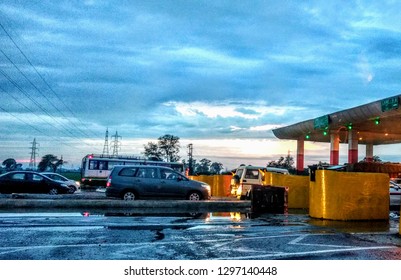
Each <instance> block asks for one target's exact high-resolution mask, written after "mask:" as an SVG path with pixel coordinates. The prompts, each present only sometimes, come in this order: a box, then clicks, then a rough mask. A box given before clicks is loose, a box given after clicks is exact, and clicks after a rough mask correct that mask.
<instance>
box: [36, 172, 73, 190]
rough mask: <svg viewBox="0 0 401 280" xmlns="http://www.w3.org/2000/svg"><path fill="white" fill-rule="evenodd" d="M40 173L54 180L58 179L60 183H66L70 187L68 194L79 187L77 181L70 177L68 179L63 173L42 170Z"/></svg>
mask: <svg viewBox="0 0 401 280" xmlns="http://www.w3.org/2000/svg"><path fill="white" fill-rule="evenodd" d="M41 174H43V175H46V176H47V177H49V178H50V179H53V180H55V181H59V182H61V183H64V184H66V185H67V186H68V187H69V188H70V191H69V192H68V193H70V194H73V193H74V192H76V191H77V190H78V189H79V187H80V184H79V182H77V181H74V180H70V179H68V178H66V177H64V176H63V175H60V174H58V173H54V172H42V173H41Z"/></svg>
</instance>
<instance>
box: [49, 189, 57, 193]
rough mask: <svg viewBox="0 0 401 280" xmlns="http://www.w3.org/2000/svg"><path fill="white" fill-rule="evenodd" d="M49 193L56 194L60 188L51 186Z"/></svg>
mask: <svg viewBox="0 0 401 280" xmlns="http://www.w3.org/2000/svg"><path fill="white" fill-rule="evenodd" d="M49 194H51V195H54V194H58V189H57V188H51V189H50V191H49Z"/></svg>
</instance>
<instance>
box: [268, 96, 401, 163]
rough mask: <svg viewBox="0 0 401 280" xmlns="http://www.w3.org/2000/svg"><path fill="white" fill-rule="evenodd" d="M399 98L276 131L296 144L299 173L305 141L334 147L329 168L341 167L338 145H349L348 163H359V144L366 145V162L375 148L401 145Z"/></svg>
mask: <svg viewBox="0 0 401 280" xmlns="http://www.w3.org/2000/svg"><path fill="white" fill-rule="evenodd" d="M400 97H401V95H396V96H393V97H389V98H385V99H382V100H378V101H375V102H372V103H368V104H365V105H361V106H358V107H354V108H351V109H347V110H343V111H338V112H335V113H331V114H327V115H324V116H320V117H318V118H315V119H310V120H306V121H303V122H300V123H296V124H293V125H289V126H285V127H281V128H277V129H273V133H274V135H275V136H276V137H277V138H279V139H288V140H297V141H298V143H297V169H298V170H302V169H303V160H304V158H303V155H304V141H313V142H328V143H331V150H330V164H338V157H339V154H338V150H339V143H348V163H355V162H357V160H358V144H365V145H366V159H367V161H369V160H371V159H372V158H373V146H374V145H382V144H395V143H401V109H400Z"/></svg>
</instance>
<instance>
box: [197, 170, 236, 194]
mask: <svg viewBox="0 0 401 280" xmlns="http://www.w3.org/2000/svg"><path fill="white" fill-rule="evenodd" d="M189 178H190V179H191V180H196V181H201V182H204V183H207V184H209V185H210V188H211V194H212V196H222V197H225V196H229V195H230V181H231V178H232V176H231V175H199V176H189Z"/></svg>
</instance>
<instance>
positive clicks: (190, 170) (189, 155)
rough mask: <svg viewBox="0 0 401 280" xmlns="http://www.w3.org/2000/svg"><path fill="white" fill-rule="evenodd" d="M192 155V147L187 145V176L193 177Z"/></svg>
mask: <svg viewBox="0 0 401 280" xmlns="http://www.w3.org/2000/svg"><path fill="white" fill-rule="evenodd" d="M192 154H193V145H192V144H188V158H189V159H188V168H189V171H188V175H190V176H191V175H193V172H194V167H193V158H192Z"/></svg>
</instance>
